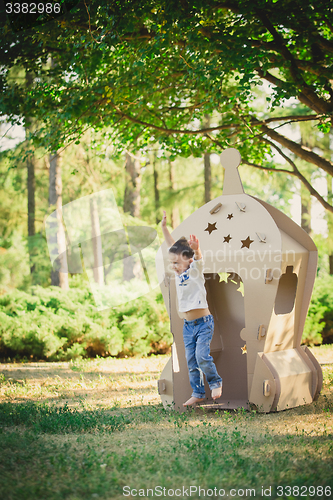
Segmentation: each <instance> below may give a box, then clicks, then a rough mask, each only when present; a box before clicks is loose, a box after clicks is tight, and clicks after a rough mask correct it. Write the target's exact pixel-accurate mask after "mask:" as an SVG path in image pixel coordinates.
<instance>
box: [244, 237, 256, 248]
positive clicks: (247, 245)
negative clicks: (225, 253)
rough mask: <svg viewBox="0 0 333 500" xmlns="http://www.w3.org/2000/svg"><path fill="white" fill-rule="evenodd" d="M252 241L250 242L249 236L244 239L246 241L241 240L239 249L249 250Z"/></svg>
mask: <svg viewBox="0 0 333 500" xmlns="http://www.w3.org/2000/svg"><path fill="white" fill-rule="evenodd" d="M253 241H254V240H250V236H248V237H247V238H246V240H241V242H242V246H241V248H245V247H246V248H250V245H251V243H253Z"/></svg>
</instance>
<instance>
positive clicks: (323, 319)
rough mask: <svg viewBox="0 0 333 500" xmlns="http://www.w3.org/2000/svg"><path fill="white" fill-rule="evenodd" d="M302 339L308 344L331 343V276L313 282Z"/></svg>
mask: <svg viewBox="0 0 333 500" xmlns="http://www.w3.org/2000/svg"><path fill="white" fill-rule="evenodd" d="M302 341H303V342H304V343H305V344H308V345H318V344H322V343H323V344H330V343H333V276H330V275H327V276H326V277H325V278H317V280H316V282H315V285H314V290H313V294H312V297H311V302H310V307H309V312H308V316H307V319H306V322H305V326H304V332H303V338H302Z"/></svg>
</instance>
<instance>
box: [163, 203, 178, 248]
mask: <svg viewBox="0 0 333 500" xmlns="http://www.w3.org/2000/svg"><path fill="white" fill-rule="evenodd" d="M161 226H162V231H163V236H164V239H165V241H166V242H167V245H168V246H169V247H171V246H172V245H173V244H174V242H175V240H174V239H173V237H172V236H171V234H170V233H169V230H168V228H167V225H166V212H165V210H163V219H162V222H161Z"/></svg>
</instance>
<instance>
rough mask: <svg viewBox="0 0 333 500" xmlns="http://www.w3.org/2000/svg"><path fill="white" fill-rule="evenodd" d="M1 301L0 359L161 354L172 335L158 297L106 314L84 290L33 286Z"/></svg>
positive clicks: (61, 358) (167, 345) (170, 340)
mask: <svg viewBox="0 0 333 500" xmlns="http://www.w3.org/2000/svg"><path fill="white" fill-rule="evenodd" d="M30 292H31V293H26V292H23V291H19V290H15V291H13V292H10V293H6V294H5V295H3V296H1V297H0V357H1V358H2V359H5V358H9V357H10V358H14V359H22V358H30V359H47V360H64V361H68V360H70V359H77V358H79V359H80V358H82V357H95V356H97V355H98V356H109V355H111V356H126V355H127V356H142V355H148V354H158V353H160V352H166V351H167V350H168V349H169V348H170V345H171V342H172V335H171V333H170V329H169V318H168V315H167V313H166V310H165V306H164V304H163V301H162V300H161V294H156V293H155V294H151V295H147V296H143V297H140V299H136V300H134V301H131V302H128V303H126V304H122V305H121V306H118V307H116V308H113V309H110V310H107V311H102V312H100V311H98V310H97V309H96V306H95V303H94V300H93V296H92V294H91V292H90V290H89V289H88V288H74V289H71V290H68V291H63V290H61V289H60V288H58V287H49V288H42V287H40V286H34V287H31V289H30Z"/></svg>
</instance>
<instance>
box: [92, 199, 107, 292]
mask: <svg viewBox="0 0 333 500" xmlns="http://www.w3.org/2000/svg"><path fill="white" fill-rule="evenodd" d="M90 218H91V228H92V231H91V238H92V249H93V254H94V269H93V274H94V280H95V283H97V284H98V285H100V286H102V285H104V269H103V253H102V239H101V228H100V224H99V216H98V207H97V201H96V198H91V199H90Z"/></svg>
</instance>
